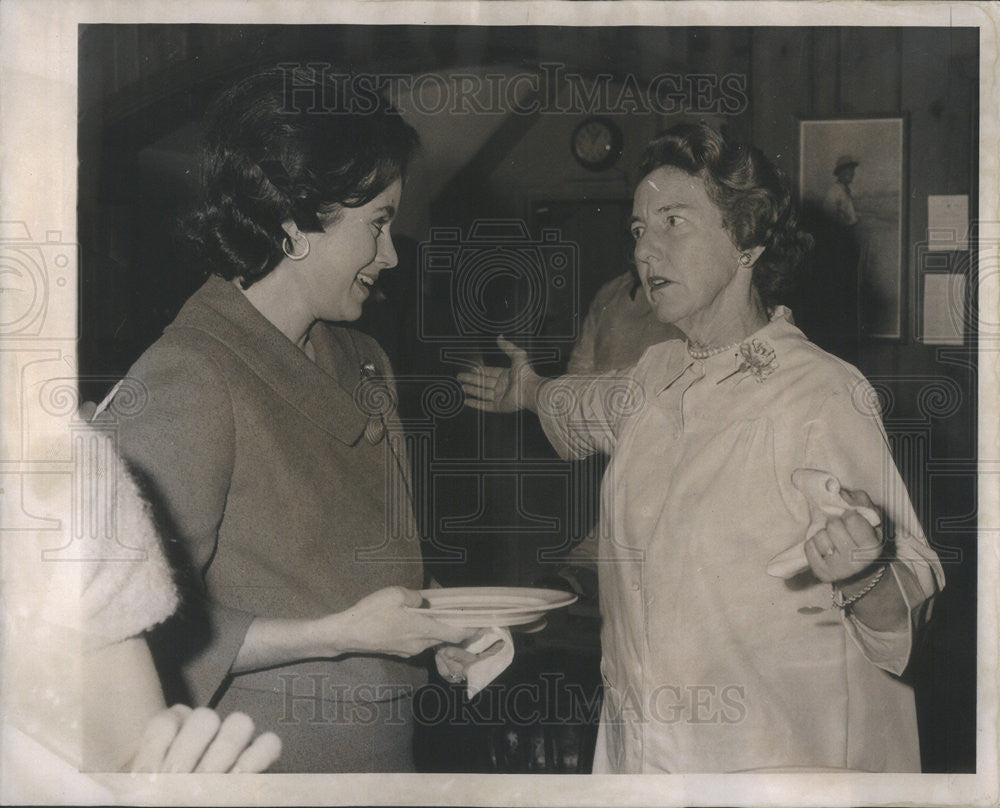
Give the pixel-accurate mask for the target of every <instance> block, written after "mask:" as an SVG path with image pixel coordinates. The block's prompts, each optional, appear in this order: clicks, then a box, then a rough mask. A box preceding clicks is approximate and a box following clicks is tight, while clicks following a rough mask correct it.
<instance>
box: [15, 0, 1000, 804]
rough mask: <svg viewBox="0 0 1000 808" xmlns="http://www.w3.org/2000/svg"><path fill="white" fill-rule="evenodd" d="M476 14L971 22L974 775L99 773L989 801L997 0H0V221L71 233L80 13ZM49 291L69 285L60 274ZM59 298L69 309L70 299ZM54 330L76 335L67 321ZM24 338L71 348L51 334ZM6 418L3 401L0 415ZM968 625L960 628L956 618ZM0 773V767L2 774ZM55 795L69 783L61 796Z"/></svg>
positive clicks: (264, 794) (254, 791)
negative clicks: (975, 394) (974, 102)
mask: <svg viewBox="0 0 1000 808" xmlns="http://www.w3.org/2000/svg"><path fill="white" fill-rule="evenodd" d="M95 22H109V23H112V22H113V23H135V22H160V23H171V22H173V23H190V22H213V23H244V24H248V23H281V24H289V25H295V24H302V25H305V24H316V23H364V24H455V25H457V24H463V25H468V24H483V25H485V24H491V25H514V24H516V25H541V24H546V25H589V26H608V25H617V24H628V25H676V26H683V25H705V26H709V25H725V26H740V25H750V26H755V25H763V24H774V25H810V26H817V25H818V26H823V25H831V26H842V25H865V26H868V25H875V26H949V25H956V26H957V25H971V26H977V27H980V31H981V37H982V39H981V53H980V70H981V79H980V108H979V114H980V119H981V136H980V141H979V142H980V154H979V166H980V178H981V181H980V185H979V206H978V210H979V219H980V222H981V223H983V224H982V231H981V232H982V235H983V236H984V243H985V244H986V249H984V250H983V251H982V252H981V254H980V277H979V307H980V315H981V316H980V320H979V322H980V327H981V333H980V340H979V344H980V364H979V367H980V370H981V373H980V376H979V379H980V389H979V402H980V406H979V418H980V422H979V430H978V435H979V452H980V454H979V466H980V472H981V473H980V477H979V503H980V511H979V524H980V545H979V546H980V553H979V593H980V601H979V611H978V614H979V626H978V632H979V633H978V640H979V645H978V666H979V671H978V672H979V691H978V711H979V732H978V748H977V760H978V761H979V772H978V773H977V774H967V775H934V774H921V775H872V774H782V775H676V776H666V775H664V776H660V775H646V776H636V777H623V776H594V775H590V776H575V777H570V776H563V775H555V776H541V775H524V776H520V775H518V776H507V775H490V776H471V775H458V776H456V775H389V776H387V775H237V776H233V775H226V776H219V775H159V776H133V775H124V774H123V775H100V776H99V780H100V782H101V783H102V784H103V785H105V786H106V787H107V788H108V789H109V790H111V791H112V792H113V793H114V794H115V795H116V798H117V800H118V801H119V802H120V803H124V804H140V805H167V804H169V805H194V804H206V805H209V804H210V805H296V804H310V805H361V804H365V805H426V804H435V805H525V806H529V805H530V806H535V805H539V806H541V805H574V806H585V805H594V806H599V805H612V804H613V805H621V806H639V805H643V806H645V805H688V806H697V805H720V804H723V805H731V806H737V805H739V806H744V805H747V806H749V805H795V806H813V805H817V806H818V805H823V806H847V805H869V806H875V805H897V804H916V805H934V806H938V805H941V806H952V805H954V806H959V805H961V806H980V805H983V806H985V805H993V804H996V800H997V799H998V780H997V760H998V752H997V726H998V725H997V713H996V708H997V692H996V689H997V686H996V683H997V671H998V666H997V636H998V631H1000V629H998V623H997V609H998V595H997V593H998V591H1000V590H998V588H997V577H998V576H997V571H998V546H1000V542H998V541H997V538H998V534H1000V513H998V496H997V490H998V485H997V480H998V477H997V473H998V472H1000V459H998V456H997V455H998V425H1000V418H998V417H997V406H996V403H997V400H998V396H997V392H998V389H997V388H998V378H997V374H996V366H997V361H996V358H997V348H998V347H1000V323H998V315H1000V307H998V300H1000V298H998V283H997V281H998V278H1000V271H998V266H1000V265H998V256H997V250H998V245H1000V210H998V199H997V193H996V188H997V177H998V172H997V160H998V158H1000V149H998V148H997V146H998V132H1000V130H998V125H997V124H998V115H997V103H998V98H1000V94H998V93H997V92H996V80H997V73H996V70H997V67H996V59H997V53H998V51H997V22H998V19H997V9H996V7H995V6H992V4H987V3H983V4H973V3H919V2H899V3H865V2H860V0H859V1H858V2H821V3H812V2H789V3H784V2H769V3H768V2H753V3H749V2H747V3H744V2H728V3H722V2H716V3H700V2H690V3H687V2H681V3H670V2H667V3H645V2H622V3H607V4H605V3H557V2H551V3H550V2H504V3H489V2H478V3H477V2H442V3H427V2H413V3H409V2H385V3H378V2H356V3H348V2H336V3H322V2H314V1H313V0H310V1H309V2H305V1H304V0H282V2H253V1H252V0H211V2H200V3H194V2H189V1H188V0H181V1H175V0H149V1H148V2H141V1H140V0H117V2H88V1H87V0H70V1H68V2H67V1H66V0H5V2H4V3H3V4H2V5H0V92H2V104H0V150H2V172H3V184H2V190H0V194H2V196H0V211H2V213H3V218H4V219H18V220H22V221H26V222H32V223H38V224H39V225H40V226H41V229H42V230H43V231H53V232H58V233H59V234H60V237H61V238H62V239H63V240H65V241H69V242H74V241H75V237H76V190H77V189H76V182H77V179H76V172H77V164H76V115H77V99H76V72H77V25H78V24H80V23H95ZM59 293H60V294H66V295H75V288H73V285H72V284H69V285H68V287H63V288H61V289H60V290H59ZM69 310H70V311H75V306H71V307H70V309H69ZM65 325H66V326H67V327H66V328H63V329H60V331H61V332H62V333H67V332H69V333H73V334H75V332H76V325H75V323H74V324H73V327H72V329H70V328H69V324H68V323H66V324H65ZM34 345H35V346H36V347H42V348H45V349H48V348H54V349H57V350H62V351H64V352H66V355H67V357H71V356H72V354H73V350H74V346H73V341H72V340H70V341H69V342H67V341H66V340H65V339H60V337H59V336H58V335H56V336H54V337H52V339H51V340H46V339H45V338H44V337H40V338H39V339H38V340H37V341H36V342H35V343H34ZM16 423H17V413H16V412H14V410H13V409H12V406H11V402H10V401H7V400H5V401H4V402H3V427H4V428H5V429H7V428H9V427H10V426H11V425H12V424H16ZM970 629H971V627H970ZM9 774H10V773H9V772H4V773H3V774H2V775H0V776H2V777H6V776H8V775H9ZM66 801H67V802H76V801H77V795H73V794H67V795H66Z"/></svg>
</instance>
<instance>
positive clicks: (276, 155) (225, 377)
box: [120, 70, 468, 772]
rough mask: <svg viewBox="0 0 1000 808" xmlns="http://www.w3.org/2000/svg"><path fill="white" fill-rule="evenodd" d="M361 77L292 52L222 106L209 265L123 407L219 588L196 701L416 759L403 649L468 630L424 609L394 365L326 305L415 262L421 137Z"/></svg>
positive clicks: (205, 247) (353, 748) (357, 305)
mask: <svg viewBox="0 0 1000 808" xmlns="http://www.w3.org/2000/svg"><path fill="white" fill-rule="evenodd" d="M325 89H327V90H329V92H324V90H325ZM334 90H335V91H334ZM344 93H345V88H342V87H337V88H324V87H323V84H322V82H321V81H320V80H319V79H317V78H316V76H314V75H313V74H311V73H309V72H303V71H293V72H288V71H285V70H274V71H270V72H266V73H263V74H258V75H256V76H253V77H251V78H249V79H246V80H244V81H243V82H241V83H240V84H238V85H237V86H236V87H235V88H233V89H232V90H230V91H229V92H227V93H226V94H225V95H223V96H222V98H221V99H220V100H219V101H218V102H217V103H216V104H215V106H214V108H213V109H212V111H211V112H210V114H209V116H208V119H207V127H206V148H207V161H206V169H205V177H204V181H205V199H204V205H203V206H202V208H201V212H200V214H199V215H198V216H197V217H196V218H195V219H194V220H192V222H191V223H190V235H191V237H192V240H193V242H194V244H195V245H196V247H197V252H196V255H197V260H199V261H200V263H201V264H202V265H203V266H204V268H205V269H206V271H207V272H208V273H210V277H209V279H208V281H207V282H206V283H205V284H204V286H202V288H201V289H200V290H198V291H197V292H196V293H195V294H194V296H193V297H191V299H190V300H189V301H188V302H187V303H186V304H185V306H184V307H183V309H182V310H181V312H180V313H179V314H178V316H177V318H176V319H175V320H174V322H173V323H172V324H171V325H170V326H169V327H168V328H167V329H166V331H165V332H164V334H163V336H162V337H161V338H160V339H159V340H158V341H157V342H156V343H155V344H154V345H153V346H152V347H151V348H149V350H148V351H146V353H145V354H143V356H142V357H141V358H140V359H139V361H138V362H137V363H136V364H135V366H134V367H133V368H132V369H131V371H130V376H131V377H133V378H135V379H137V380H138V381H139V382H141V383H142V385H144V387H145V389H146V393H147V395H148V402H147V403H146V406H145V407H143V408H142V409H141V411H140V412H138V413H137V414H133V415H131V416H128V417H126V416H122V417H121V425H120V441H121V449H122V452H123V454H124V455H125V457H126V458H127V459H128V460H129V461H131V462H132V463H133V464H134V465H135V466H136V467H137V468H138V469H139V470H140V471H141V472H142V473H143V474H144V475H146V476H147V477H148V479H149V481H150V483H151V485H152V488H153V490H154V491H155V492H156V493H157V494H158V495H159V497H160V499H161V500H162V502H163V503H164V504H165V508H166V511H167V514H166V515H167V517H168V518H169V521H170V522H171V523H172V529H173V532H174V535H175V536H176V537H177V539H178V541H179V542H180V544H181V545H182V547H183V550H184V554H185V555H186V556H187V558H188V560H189V561H190V563H191V565H192V568H193V572H194V574H195V576H196V577H197V581H198V585H199V587H200V589H201V594H202V595H203V597H202V598H201V599H200V602H199V603H196V604H189V608H188V610H187V611H188V620H187V622H186V623H185V624H184V626H185V628H189V629H190V630H191V633H194V632H196V630H197V631H200V632H201V636H200V637H199V641H198V644H197V647H196V648H195V649H194V650H193V651H192V652H191V653H189V654H187V655H186V656H185V658H184V660H183V672H184V674H185V678H186V683H187V685H188V688H189V690H190V691H191V693H192V696H193V699H194V701H195V702H196V703H198V704H213V705H216V706H217V708H218V710H219V711H220V712H221V713H223V714H225V713H229V712H232V711H237V710H238V711H241V712H244V713H247V714H248V715H250V716H251V717H252V718H253V719H254V721H255V723H256V725H257V726H258V728H260V729H266V730H274V731H275V732H276V733H277V734H278V735H280V737H281V738H282V741H283V748H284V754H283V756H282V759H281V763H280V765H279V767H278V770H282V771H296V772H311V771H406V770H409V769H411V768H412V765H413V764H412V751H411V735H412V732H411V730H412V722H411V718H410V716H411V712H410V697H411V695H412V693H413V691H414V689H415V688H416V687H418V686H419V685H420V684H421V683H422V682H423V681H424V676H425V674H424V670H423V668H422V667H421V666H418V665H415V664H411V662H409V661H407V660H405V659H403V658H405V657H411V656H413V655H416V654H418V653H420V652H421V651H423V650H424V649H426V648H428V647H431V646H434V645H437V644H440V643H442V642H459V641H461V640H463V639H465V638H466V636H467V635H468V632H467V631H465V630H462V629H455V628H452V627H449V626H445V625H443V624H441V623H438V622H437V621H435V620H432V619H430V618H427V617H423V616H420V615H417V614H414V613H413V612H411V611H410V610H409V609H408V608H407V607H408V606H414V605H418V604H419V603H420V596H419V595H418V594H417V592H416V591H415V590H416V589H418V588H419V587H420V586H421V585H422V565H421V561H420V548H419V541H418V536H417V531H416V527H415V525H414V521H413V516H412V510H411V508H412V505H411V502H410V499H409V494H408V491H409V488H408V480H407V477H406V471H405V469H406V460H405V458H404V457H403V455H402V449H401V447H400V446H399V445H397V443H398V441H397V440H396V438H397V437H398V435H399V430H398V429H396V421H395V420H394V417H393V414H392V412H391V411H388V410H387V409H386V408H385V406H384V405H385V403H386V402H387V401H388V400H389V399H390V398H391V396H390V395H388V390H387V389H386V388H379V384H380V382H379V380H380V379H381V380H386V381H385V382H384V384H391V382H390V381H388V380H389V379H390V378H391V375H390V369H389V366H388V362H387V360H386V357H385V355H384V354H383V352H382V351H381V349H380V348H379V346H378V345H377V344H376V343H375V342H374V341H373V340H371V339H370V338H368V337H366V336H363V335H362V334H360V333H357V332H355V331H353V330H351V329H349V328H343V327H338V326H334V325H331V324H330V323H331V322H348V321H353V320H356V319H357V318H358V317H359V316H360V314H361V308H362V304H363V303H364V301H365V299H366V298H367V297H368V295H369V290H370V288H371V286H372V284H374V283H375V281H376V279H377V278H378V275H379V273H380V272H382V271H384V270H387V269H390V268H391V267H393V266H394V265H395V264H396V254H395V252H394V250H393V246H392V240H391V238H390V235H389V229H390V226H391V223H392V220H393V217H394V215H395V213H396V210H397V209H398V208H399V203H400V194H401V191H402V183H403V177H404V174H405V170H406V166H407V162H408V161H409V159H410V156H411V154H412V151H413V149H414V147H415V145H416V133H415V132H414V131H413V130H412V129H411V128H410V127H409V126H407V125H406V124H405V123H404V122H403V121H402V119H401V118H400V117H399V115H398V114H397V113H396V112H395V111H394V110H392V109H391V108H388V107H385V106H379V107H377V108H375V109H373V108H372V103H371V99H370V98H366V99H363V100H364V102H365V104H364V106H361V107H352V99H351V98H350V97H349V96H347V95H345V94H344ZM357 109H364V110H365V112H364V113H362V112H358V111H356V110H357ZM372 385H374V393H373V392H372V389H371V386H372ZM123 409H127V408H123ZM133 409H135V408H133ZM188 636H190V634H189V635H188ZM178 653H180V652H179V651H178Z"/></svg>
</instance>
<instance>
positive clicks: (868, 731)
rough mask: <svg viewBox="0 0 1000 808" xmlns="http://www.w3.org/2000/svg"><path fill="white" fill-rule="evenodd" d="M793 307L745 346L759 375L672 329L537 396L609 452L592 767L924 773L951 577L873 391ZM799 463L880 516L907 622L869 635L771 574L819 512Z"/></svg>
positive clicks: (573, 445) (815, 593)
mask: <svg viewBox="0 0 1000 808" xmlns="http://www.w3.org/2000/svg"><path fill="white" fill-rule="evenodd" d="M789 318H790V313H789V312H788V311H787V310H786V309H779V310H778V311H777V312H776V313H775V317H774V318H773V319H772V321H771V322H770V323H769V324H768V325H766V326H765V327H764V328H762V329H761V330H760V331H758V332H757V333H756V334H754V335H753V337H751V338H750V339H748V342H750V341H751V340H753V339H756V340H758V341H759V345H760V346H761V347H762V348H764V349H767V348H770V349H773V351H774V356H773V360H772V361H771V362H770V364H769V365H767V366H766V367H765V368H764V369H763V370H762V371H760V372H758V373H755V372H752V371H751V370H744V371H742V372H740V371H738V370H737V369H738V368H739V367H740V364H741V362H742V357H741V356H740V355H739V352H738V350H736V349H734V350H733V351H731V352H726V353H722V354H718V355H716V356H713V357H710V358H709V359H706V360H704V361H696V360H694V359H692V358H691V357H690V356H689V355H688V353H687V351H686V348H685V345H684V343H683V342H679V341H671V342H665V343H662V344H659V345H655V346H653V347H651V348H650V349H649V350H648V351H647V352H646V353H645V354H644V355H643V357H642V359H640V361H639V362H638V364H637V365H636V366H635V367H634V368H631V369H629V370H627V371H621V372H612V373H609V374H604V375H602V376H598V377H591V378H583V377H562V378H560V379H558V380H553V381H551V382H548V383H546V384H545V385H543V387H542V389H541V393H540V399H539V410H540V417H541V421H542V425H543V427H544V429H545V431H546V434H547V435H548V436H549V439H550V440H551V441H552V443H553V445H554V446H555V447H556V449H557V450H558V451H559V452H560V454H561V455H562V456H563V457H564V458H579V457H584V456H586V455H588V454H590V453H593V452H595V451H607V452H609V453H610V454H611V455H612V459H611V463H610V465H609V466H608V469H607V472H606V474H605V477H604V482H603V486H602V493H601V511H602V513H601V535H600V546H599V556H598V564H599V570H600V596H601V613H602V616H603V618H604V622H603V625H602V638H601V640H602V650H603V659H602V665H601V667H602V673H603V676H604V680H605V681H604V684H605V702H604V708H603V712H602V717H601V727H600V732H599V738H598V749H597V753H596V757H595V763H594V771H595V772H622V773H638V772H678V773H679V772H735V771H751V770H753V771H757V770H796V769H851V770H862V771H917V770H919V765H920V759H919V749H918V739H917V725H916V714H915V708H914V700H913V693H912V690H911V688H910V687H909V686H908V685H907V684H905V683H904V682H902V681H901V680H900V679H899V678H898V675H899V674H901V673H902V671H903V669H904V668H905V667H906V664H907V660H908V659H909V656H910V651H911V647H912V644H913V634H914V631H915V629H916V628H917V627H918V626H919V625H920V624H921V623H923V622H924V621H925V620H926V618H927V617H928V613H929V603H930V601H929V598H930V597H931V595H932V594H933V593H934V592H935V591H936V590H937V589H939V588H940V587H941V586H942V585H943V580H944V577H943V572H942V570H941V566H940V564H939V562H938V560H937V556H936V555H935V553H934V552H933V550H931V548H930V547H929V546H928V543H927V541H926V539H925V538H924V535H923V532H922V530H921V528H920V525H919V523H918V521H917V518H916V515H915V514H914V512H913V508H912V506H911V504H910V500H909V497H908V496H907V493H906V490H905V487H904V485H903V482H902V480H901V479H900V477H899V474H898V472H897V470H896V467H895V465H894V463H893V461H892V458H891V456H890V453H889V448H888V443H887V439H886V436H885V432H884V430H883V427H882V424H881V421H880V419H879V417H878V415H877V413H876V411H875V409H874V405H875V404H876V399H875V396H874V393H873V391H872V388H871V387H870V386H869V385H868V383H867V382H866V381H865V379H864V377H863V376H861V374H860V373H858V371H857V370H855V369H854V368H853V367H851V366H850V365H847V364H845V363H843V362H841V361H840V360H838V359H836V358H834V357H833V356H831V355H829V354H827V353H825V352H824V351H822V350H821V349H819V348H818V347H816V346H815V345H813V344H812V343H810V342H809V341H808V340H807V339H806V338H805V336H804V335H803V334H802V332H801V331H799V330H798V329H797V328H795V327H794V326H793V325H792V324H791V322H790V321H789ZM734 371H737V372H736V373H735V374H734V373H733V372H734ZM731 374H733V375H731ZM758 377H759V379H758ZM797 468H813V469H819V470H822V471H827V472H830V473H831V474H833V475H835V476H836V477H837V478H838V479H839V480H840V481H841V483H842V484H843V486H844V487H845V488H849V489H861V490H864V491H866V492H867V493H868V494H869V496H871V498H872V500H873V501H874V502H875V503H876V505H878V506H879V507H881V508H882V509H883V511H884V512H885V515H886V523H887V524H888V525H890V526H891V531H893V532H894V537H895V546H896V550H895V561H894V563H892V564H891V571H892V574H893V576H894V578H895V580H896V582H897V583H898V585H899V587H900V589H901V591H902V593H903V597H904V599H905V601H906V604H907V607H908V609H909V614H910V625H909V626H908V627H907V628H905V629H903V630H900V631H890V632H883V631H874V630H872V629H870V628H868V627H867V626H865V625H864V624H862V623H861V622H859V621H858V620H857V619H856V618H855V617H853V616H852V615H851V614H850V612H847V613H845V612H842V611H841V610H839V609H837V608H834V607H833V606H832V604H831V586H830V585H829V584H823V583H820V582H819V581H817V580H816V579H815V578H814V577H813V576H811V574H808V573H805V574H803V575H800V576H798V577H797V578H795V579H791V580H789V581H785V580H782V579H778V578H773V577H770V576H768V575H767V574H766V572H765V568H766V566H767V563H768V561H769V560H770V559H771V558H772V557H773V556H774V555H776V554H777V553H779V552H780V551H782V550H784V549H785V548H787V547H789V546H790V545H792V544H794V543H796V542H800V541H802V539H803V538H805V534H806V530H807V527H808V525H809V510H808V506H807V502H806V499H805V497H804V496H803V495H802V494H801V493H800V492H799V491H798V490H796V489H795V488H794V487H793V486H792V483H791V475H792V472H793V471H794V470H795V469H797Z"/></svg>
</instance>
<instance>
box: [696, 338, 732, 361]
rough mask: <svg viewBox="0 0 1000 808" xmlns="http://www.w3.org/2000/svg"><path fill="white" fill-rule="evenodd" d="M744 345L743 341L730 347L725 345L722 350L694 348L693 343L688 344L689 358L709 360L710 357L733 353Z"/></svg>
mask: <svg viewBox="0 0 1000 808" xmlns="http://www.w3.org/2000/svg"><path fill="white" fill-rule="evenodd" d="M742 343H743V340H739V341H738V342H734V343H732V344H730V345H723V346H722V347H721V348H693V347H692V346H691V343H690V342H688V343H687V352H688V356H690V357H691V358H692V359H708V357H710V356H716V355H717V354H720V353H725V352H726V351H731V350H733V349H734V348H737V347H739V346H740V345H741V344H742Z"/></svg>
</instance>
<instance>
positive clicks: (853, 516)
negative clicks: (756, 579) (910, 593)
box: [805, 488, 883, 583]
mask: <svg viewBox="0 0 1000 808" xmlns="http://www.w3.org/2000/svg"><path fill="white" fill-rule="evenodd" d="M840 492H841V495H842V496H843V497H844V499H845V500H847V502H848V503H849V504H851V505H855V506H857V507H866V508H871V509H872V510H877V508H876V506H875V504H874V503H873V502H872V500H871V497H869V496H868V494H867V493H866V492H864V491H860V490H858V491H850V490H848V489H846V488H842V489H841V491H840ZM882 549H883V536H882V528H881V527H878V528H873V527H872V526H871V525H870V524H869V523H868V520H867V519H865V518H864V517H863V516H862V515H861V514H860V513H858V512H857V511H855V510H849V511H845V512H844V514H843V515H842V516H833V517H830V519H828V520H827V523H826V527H825V528H823V529H822V530H820V531H819V532H817V533H816V534H815V535H814V536H813V537H812V538H810V539H809V540H808V541H807V542H806V543H805V551H806V560H807V561H808V562H809V566H810V568H811V569H812V572H813V575H815V576H816V577H817V578H818V579H819V580H821V581H824V582H827V583H835V582H837V581H845V580H849V579H852V578H854V577H856V576H858V575H860V574H862V573H864V572H866V571H867V570H870V569H871V567H872V565H873V564H874V563H875V562H877V561H878V560H879V558H880V557H881V556H882Z"/></svg>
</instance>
